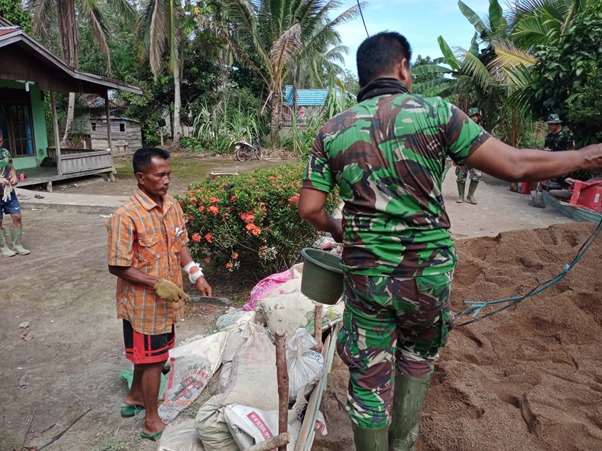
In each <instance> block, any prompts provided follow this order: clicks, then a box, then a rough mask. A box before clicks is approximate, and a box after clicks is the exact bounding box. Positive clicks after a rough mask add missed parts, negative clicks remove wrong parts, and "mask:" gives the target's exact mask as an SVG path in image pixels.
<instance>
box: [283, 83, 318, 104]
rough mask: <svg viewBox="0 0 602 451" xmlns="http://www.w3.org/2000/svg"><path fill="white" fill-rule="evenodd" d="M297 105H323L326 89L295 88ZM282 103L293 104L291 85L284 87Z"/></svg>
mask: <svg viewBox="0 0 602 451" xmlns="http://www.w3.org/2000/svg"><path fill="white" fill-rule="evenodd" d="M296 91H297V106H324V103H325V102H326V97H328V89H297V90H296ZM284 103H286V104H287V105H292V104H293V87H292V86H291V85H287V86H286V87H285V88H284Z"/></svg>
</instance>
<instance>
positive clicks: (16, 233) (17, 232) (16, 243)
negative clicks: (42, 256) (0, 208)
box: [10, 227, 29, 255]
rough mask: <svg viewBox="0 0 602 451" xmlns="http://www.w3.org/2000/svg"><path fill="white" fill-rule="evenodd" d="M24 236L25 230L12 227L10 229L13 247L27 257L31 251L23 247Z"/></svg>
mask: <svg viewBox="0 0 602 451" xmlns="http://www.w3.org/2000/svg"><path fill="white" fill-rule="evenodd" d="M22 236H23V228H22V227H11V228H10V237H11V238H12V240H13V247H14V248H15V250H16V251H17V253H18V254H19V255H27V254H29V251H28V250H27V249H25V248H24V247H23V244H22V243H21V238H22Z"/></svg>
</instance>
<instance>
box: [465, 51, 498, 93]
mask: <svg viewBox="0 0 602 451" xmlns="http://www.w3.org/2000/svg"><path fill="white" fill-rule="evenodd" d="M461 70H462V73H463V74H466V75H468V76H470V77H471V78H472V79H473V80H474V81H475V82H476V83H477V85H478V86H479V87H480V88H481V89H482V90H483V91H488V90H489V89H490V88H491V86H492V85H493V84H494V80H493V78H492V76H491V74H490V73H489V71H488V70H487V67H485V65H484V64H483V62H482V61H481V60H480V59H479V58H478V57H477V56H476V55H473V54H472V53H470V52H465V53H464V59H463V60H462V68H461Z"/></svg>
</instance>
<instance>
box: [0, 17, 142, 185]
mask: <svg viewBox="0 0 602 451" xmlns="http://www.w3.org/2000/svg"><path fill="white" fill-rule="evenodd" d="M0 61H2V64H0V129H2V132H3V135H4V141H5V147H6V148H8V149H9V150H10V152H11V153H12V156H13V164H14V166H15V169H16V170H17V172H18V173H23V174H25V176H26V179H25V180H23V181H21V182H20V183H19V185H20V186H27V185H35V184H46V186H47V188H48V189H49V190H52V182H53V181H58V180H64V179H69V178H74V177H81V176H85V175H91V174H98V173H107V174H111V175H112V174H113V171H114V168H113V153H112V150H113V149H114V146H115V145H114V143H113V138H112V131H113V127H106V126H105V129H106V133H107V137H106V145H105V146H103V147H99V148H97V149H95V148H92V149H71V148H61V147H60V145H59V143H60V137H59V128H58V119H57V115H56V98H55V93H56V92H64V93H68V92H79V93H91V94H97V95H100V96H102V97H103V98H104V99H107V98H108V91H109V90H110V89H120V90H126V91H130V92H133V93H137V94H142V90H141V89H140V88H138V87H137V86H133V85H130V84H127V83H124V82H121V81H118V80H112V79H109V78H105V77H101V76H99V75H95V74H90V73H87V72H82V71H78V70H76V69H74V68H72V67H71V66H69V65H68V64H66V63H65V62H64V61H63V60H61V59H60V58H58V57H57V56H55V55H54V54H52V53H51V52H50V51H49V50H47V49H46V48H44V47H43V46H42V45H41V44H40V43H38V42H37V41H36V40H34V39H33V38H32V37H31V36H29V35H27V33H25V32H24V31H23V30H21V29H20V28H18V27H14V26H12V25H11V24H10V23H8V22H7V21H5V20H4V19H2V18H0ZM45 93H49V96H48V97H50V104H51V108H52V117H53V129H54V130H53V132H54V142H55V143H56V146H55V147H54V148H49V147H48V138H47V130H46V120H45V108H46V105H45V101H44V99H45V97H46V96H45ZM110 116H111V114H110V105H109V102H106V112H105V117H110ZM92 147H93V146H92ZM43 161H45V162H48V161H53V162H54V166H53V167H43V166H46V165H42V166H41V163H42V162H43Z"/></svg>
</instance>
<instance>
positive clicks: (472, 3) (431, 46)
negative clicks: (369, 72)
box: [338, 0, 489, 73]
mask: <svg viewBox="0 0 602 451" xmlns="http://www.w3.org/2000/svg"><path fill="white" fill-rule="evenodd" d="M365 3H367V5H366V6H365V7H363V8H362V10H363V12H364V18H365V20H366V27H367V28H368V32H369V33H370V34H376V33H378V32H379V31H385V30H388V31H397V32H399V33H401V34H403V35H404V36H405V37H406V38H407V39H408V41H410V45H411V46H412V51H413V56H412V62H414V60H415V59H416V57H417V56H418V55H422V56H427V55H428V56H430V57H432V58H438V57H440V56H443V55H442V54H441V51H440V50H439V44H438V43H437V37H438V36H439V35H441V36H443V37H444V38H445V40H446V41H447V43H448V44H449V45H450V47H452V48H454V47H463V48H468V47H469V46H470V40H471V39H472V37H473V35H474V27H473V26H472V25H471V24H470V22H468V20H466V18H465V17H464V16H463V15H462V13H461V12H460V9H459V8H458V2H457V1H456V0H367V1H365ZM464 3H466V4H467V5H468V6H469V7H471V8H472V9H473V10H474V11H476V12H477V14H479V15H480V16H481V17H484V16H487V13H488V10H489V0H464ZM356 4H357V3H356V0H343V7H342V8H341V9H340V10H339V11H344V10H346V9H347V8H350V7H351V6H353V5H356ZM338 30H339V32H340V33H341V38H342V40H343V45H346V46H347V47H349V53H348V55H347V57H346V59H345V67H346V68H348V69H351V70H353V72H354V73H355V72H356V68H355V53H356V51H357V48H358V47H359V45H360V44H361V43H362V41H363V40H364V39H365V38H366V31H365V30H364V25H363V24H362V19H361V18H360V17H358V18H357V19H355V20H353V21H352V22H350V23H347V24H343V25H340V26H339V27H338Z"/></svg>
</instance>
